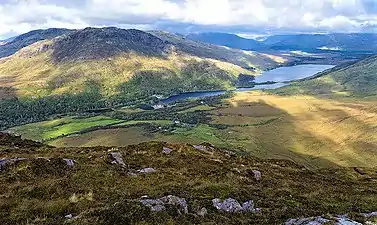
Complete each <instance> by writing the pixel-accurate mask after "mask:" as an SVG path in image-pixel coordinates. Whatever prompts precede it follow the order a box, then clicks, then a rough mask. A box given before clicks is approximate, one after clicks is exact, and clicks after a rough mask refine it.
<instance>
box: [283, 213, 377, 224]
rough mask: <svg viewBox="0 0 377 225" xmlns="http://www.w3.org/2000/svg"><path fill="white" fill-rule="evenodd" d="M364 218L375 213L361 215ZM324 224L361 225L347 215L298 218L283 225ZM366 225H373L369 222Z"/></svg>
mask: <svg viewBox="0 0 377 225" xmlns="http://www.w3.org/2000/svg"><path fill="white" fill-rule="evenodd" d="M362 215H363V216H364V217H365V218H367V219H368V218H370V217H375V216H377V212H372V213H364V214H362ZM325 224H335V225H362V224H361V223H359V222H357V221H354V220H352V219H350V218H348V216H347V215H338V216H326V217H322V216H317V217H310V218H298V219H289V220H288V221H287V222H286V223H285V225H325ZM367 224H371V225H374V223H372V222H370V223H367Z"/></svg>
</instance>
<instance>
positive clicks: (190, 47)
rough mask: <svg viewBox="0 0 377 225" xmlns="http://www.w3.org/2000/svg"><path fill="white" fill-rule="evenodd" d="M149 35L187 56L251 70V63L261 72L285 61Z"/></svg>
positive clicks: (164, 35)
mask: <svg viewBox="0 0 377 225" xmlns="http://www.w3.org/2000/svg"><path fill="white" fill-rule="evenodd" d="M151 33H152V34H153V35H155V36H157V37H159V38H161V39H163V40H165V41H168V42H169V43H172V44H173V45H174V46H176V47H177V48H178V49H179V50H181V51H183V52H186V53H188V54H191V55H195V56H198V57H205V58H212V59H218V60H223V61H227V62H231V63H233V64H236V65H239V66H241V67H244V68H252V67H253V66H250V63H251V64H254V65H255V67H256V68H257V67H259V68H260V69H262V70H268V69H271V68H274V67H275V66H276V63H283V62H284V61H285V60H286V59H283V58H279V57H277V56H274V55H267V54H262V53H258V52H254V51H242V50H239V49H238V48H234V49H232V48H226V47H223V46H221V45H216V44H208V43H207V42H205V41H198V40H191V39H190V38H189V37H184V36H181V35H177V34H171V33H168V32H163V31H152V32H151ZM240 56H241V58H240ZM245 59H246V61H245Z"/></svg>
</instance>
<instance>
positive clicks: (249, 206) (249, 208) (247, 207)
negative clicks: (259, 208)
mask: <svg viewBox="0 0 377 225" xmlns="http://www.w3.org/2000/svg"><path fill="white" fill-rule="evenodd" d="M242 209H243V211H244V212H255V208H254V202H253V201H251V200H250V201H247V202H244V203H243V204H242Z"/></svg>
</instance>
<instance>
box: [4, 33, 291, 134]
mask: <svg viewBox="0 0 377 225" xmlns="http://www.w3.org/2000/svg"><path fill="white" fill-rule="evenodd" d="M33 33H40V31H37V32H30V33H28V34H27V35H21V36H19V37H17V38H16V39H15V40H14V41H13V42H11V43H9V44H6V45H5V46H1V47H5V49H7V48H8V47H9V46H12V45H15V44H16V43H18V45H17V46H18V47H20V46H23V45H24V44H25V43H29V42H33V41H36V40H37V39H38V38H39V39H41V37H40V35H37V36H38V37H35V36H34V35H32V34H33ZM42 33H43V32H42ZM44 33H47V34H48V35H50V39H48V38H47V36H48V35H45V36H43V35H42V36H43V38H46V40H43V41H39V42H35V43H34V44H31V45H29V46H27V47H24V48H22V49H20V50H19V51H17V52H16V53H15V54H13V55H11V56H9V57H6V58H2V59H0V99H3V100H6V101H0V104H1V107H2V109H6V110H5V113H4V114H2V115H1V116H0V121H1V123H2V124H1V125H3V126H0V127H7V126H8V125H6V126H5V125H4V124H14V123H15V122H11V123H8V122H6V121H8V120H12V119H11V118H12V117H15V116H16V117H17V118H15V120H12V121H19V122H20V121H23V122H26V121H27V122H30V121H34V119H33V118H40V119H42V118H43V117H45V116H47V115H51V114H59V113H67V112H76V111H85V110H90V109H95V108H108V107H114V106H118V105H127V104H135V103H140V102H148V103H150V100H153V99H154V98H153V97H152V96H153V95H163V96H169V95H173V94H177V93H181V92H185V91H198V90H218V89H222V90H225V89H232V88H234V87H235V86H237V85H238V84H239V79H238V78H239V75H241V74H242V75H244V76H243V77H245V76H248V77H250V79H252V78H253V77H252V76H254V75H258V74H259V73H260V72H261V71H263V70H266V69H269V68H274V67H277V66H279V65H281V64H283V63H285V59H283V58H281V57H275V56H272V55H266V54H258V53H255V52H248V51H242V50H233V49H229V48H226V47H219V46H214V45H209V44H203V43H199V42H193V41H187V40H185V39H184V38H182V37H180V36H176V35H171V34H167V33H162V32H159V33H157V32H154V33H147V32H143V31H139V30H133V29H131V30H124V29H119V28H114V27H108V28H86V29H83V30H77V31H68V30H54V29H49V30H46V31H44ZM58 33H64V35H62V36H58V37H55V36H57V35H58ZM51 38H52V39H51ZM20 40H22V41H20ZM31 40H32V41H31ZM12 43H13V44H12ZM1 47H0V48H1ZM2 49H4V48H2ZM41 104H42V105H44V107H40V105H41ZM42 108H43V109H42ZM36 110H37V111H38V112H36ZM41 111H43V112H41ZM25 112H27V113H30V115H33V116H32V117H33V118H30V117H28V116H26V117H25V115H22V113H25ZM33 112H34V113H33ZM19 122H17V123H19Z"/></svg>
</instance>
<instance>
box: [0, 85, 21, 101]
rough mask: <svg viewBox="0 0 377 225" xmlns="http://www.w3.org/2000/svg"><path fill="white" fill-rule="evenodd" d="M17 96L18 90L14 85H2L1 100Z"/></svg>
mask: <svg viewBox="0 0 377 225" xmlns="http://www.w3.org/2000/svg"><path fill="white" fill-rule="evenodd" d="M14 98H17V91H16V89H15V88H13V87H0V100H5V99H14Z"/></svg>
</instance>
